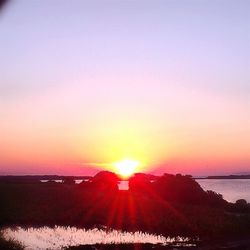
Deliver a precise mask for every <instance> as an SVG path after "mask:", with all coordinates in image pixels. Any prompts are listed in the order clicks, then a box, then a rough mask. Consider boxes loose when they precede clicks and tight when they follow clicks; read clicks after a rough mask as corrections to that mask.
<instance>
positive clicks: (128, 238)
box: [3, 227, 191, 250]
mask: <svg viewBox="0 0 250 250" xmlns="http://www.w3.org/2000/svg"><path fill="white" fill-rule="evenodd" d="M3 233H4V237H5V238H6V239H15V240H17V241H19V242H21V243H22V244H23V245H24V246H25V249H26V250H38V249H54V250H55V249H62V247H66V246H77V245H84V244H90V245H92V244H97V243H101V244H108V243H112V244H119V243H152V244H158V243H160V244H164V245H167V244H174V242H178V243H177V245H183V246H191V244H190V243H188V241H189V239H188V238H180V237H177V238H175V239H173V238H165V237H163V236H161V235H154V234H148V233H143V232H134V233H130V232H121V231H117V230H108V231H107V230H100V229H91V230H85V229H77V228H75V227H55V228H49V227H41V228H26V229H24V228H22V227H17V228H6V229H4V230H3Z"/></svg>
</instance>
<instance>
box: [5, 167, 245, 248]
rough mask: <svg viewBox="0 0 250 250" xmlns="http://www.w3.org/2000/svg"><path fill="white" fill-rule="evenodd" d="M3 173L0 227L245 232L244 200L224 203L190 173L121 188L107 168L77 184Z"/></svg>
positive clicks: (142, 178) (208, 236)
mask: <svg viewBox="0 0 250 250" xmlns="http://www.w3.org/2000/svg"><path fill="white" fill-rule="evenodd" d="M8 178H9V179H8V181H6V179H0V199H1V206H0V227H4V226H16V225H18V226H23V227H29V226H32V227H40V226H51V227H53V226H55V225H58V226H76V227H81V228H82V227H84V228H93V227H99V228H103V227H105V228H107V229H118V230H125V231H131V232H134V231H143V232H148V233H154V234H162V235H163V236H166V237H167V236H170V237H176V236H182V237H189V238H190V240H192V241H197V239H199V241H200V240H201V241H203V242H211V241H212V242H215V241H217V240H226V241H227V240H231V239H232V238H237V237H246V238H249V235H250V204H249V203H247V202H246V201H245V200H243V199H242V200H238V201H237V202H236V203H229V202H227V201H225V200H224V199H223V197H222V195H220V194H218V193H216V192H213V191H204V190H203V189H202V188H201V186H200V185H199V184H198V183H197V182H196V181H195V180H194V179H193V178H192V177H191V176H183V175H181V174H177V175H170V174H164V175H162V176H159V177H153V176H151V175H146V174H136V175H135V176H133V177H131V178H130V179H129V190H126V191H124V190H119V189H118V182H119V181H120V179H119V178H118V177H117V176H116V175H115V174H113V173H111V172H107V171H104V172H100V173H98V174H96V175H95V176H94V177H93V178H89V179H86V180H84V181H83V182H82V183H80V184H75V181H74V179H75V177H64V179H63V182H62V183H56V182H55V181H53V180H52V179H50V181H48V182H45V183H42V182H40V179H39V178H37V177H36V178H37V179H36V178H35V179H32V178H31V179H32V181H30V179H29V178H30V177H29V178H27V179H25V178H26V177H25V178H24V179H18V180H17V178H16V177H13V180H11V177H8ZM46 179H48V178H46ZM56 179H57V178H56ZM1 249H2V248H1ZM79 249H85V248H79ZM102 249H103V248H102ZM105 249H106V248H105ZM107 249H108V248H107ZM111 249H112V248H111Z"/></svg>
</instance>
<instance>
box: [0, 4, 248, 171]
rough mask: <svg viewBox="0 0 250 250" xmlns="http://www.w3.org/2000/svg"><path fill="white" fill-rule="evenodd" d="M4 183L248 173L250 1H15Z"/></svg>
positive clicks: (4, 55) (0, 37) (2, 110)
mask: <svg viewBox="0 0 250 250" xmlns="http://www.w3.org/2000/svg"><path fill="white" fill-rule="evenodd" d="M0 58H1V59H0V174H18V175H22V174H65V175H67V174H70V175H89V174H93V173H95V172H96V171H97V169H107V170H113V169H112V164H111V163H113V162H117V161H120V160H122V159H134V160H137V161H140V162H141V165H140V168H139V169H137V171H141V172H152V173H155V174H161V173H164V172H167V173H179V172H180V173H184V174H193V175H209V174H210V175H211V174H229V173H239V172H250V1H249V0H233V1H232V0H212V1H211V0H203V1H200V0H180V1H174V0H150V1H149V0H144V1H142V0H119V1H117V0H99V1H97V0H89V1H88V0H85V1H80V0H73V1H66V0H65V1H61V0H60V1H59V0H52V1H49V0H43V1H42V0H35V1H25V0H18V1H17V0H16V1H15V0H12V1H10V2H9V3H7V4H6V5H5V6H4V7H3V9H2V10H1V12H0Z"/></svg>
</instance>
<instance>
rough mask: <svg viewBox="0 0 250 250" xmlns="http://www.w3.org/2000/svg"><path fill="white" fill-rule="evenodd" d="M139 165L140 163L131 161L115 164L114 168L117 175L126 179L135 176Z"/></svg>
mask: <svg viewBox="0 0 250 250" xmlns="http://www.w3.org/2000/svg"><path fill="white" fill-rule="evenodd" d="M139 165H140V162H139V161H136V160H129V159H126V160H122V161H119V162H116V163H114V167H115V168H116V171H117V173H118V174H119V175H121V176H122V177H124V178H127V177H129V176H131V175H132V174H134V173H135V171H136V170H137V168H138V167H139Z"/></svg>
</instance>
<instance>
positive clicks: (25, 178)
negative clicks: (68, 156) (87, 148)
mask: <svg viewBox="0 0 250 250" xmlns="http://www.w3.org/2000/svg"><path fill="white" fill-rule="evenodd" d="M68 178H70V179H74V180H89V179H91V178H92V176H65V175H0V182H18V183H21V182H26V183H27V182H35V183H36V182H38V181H41V180H48V181H53V180H65V179H68Z"/></svg>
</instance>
